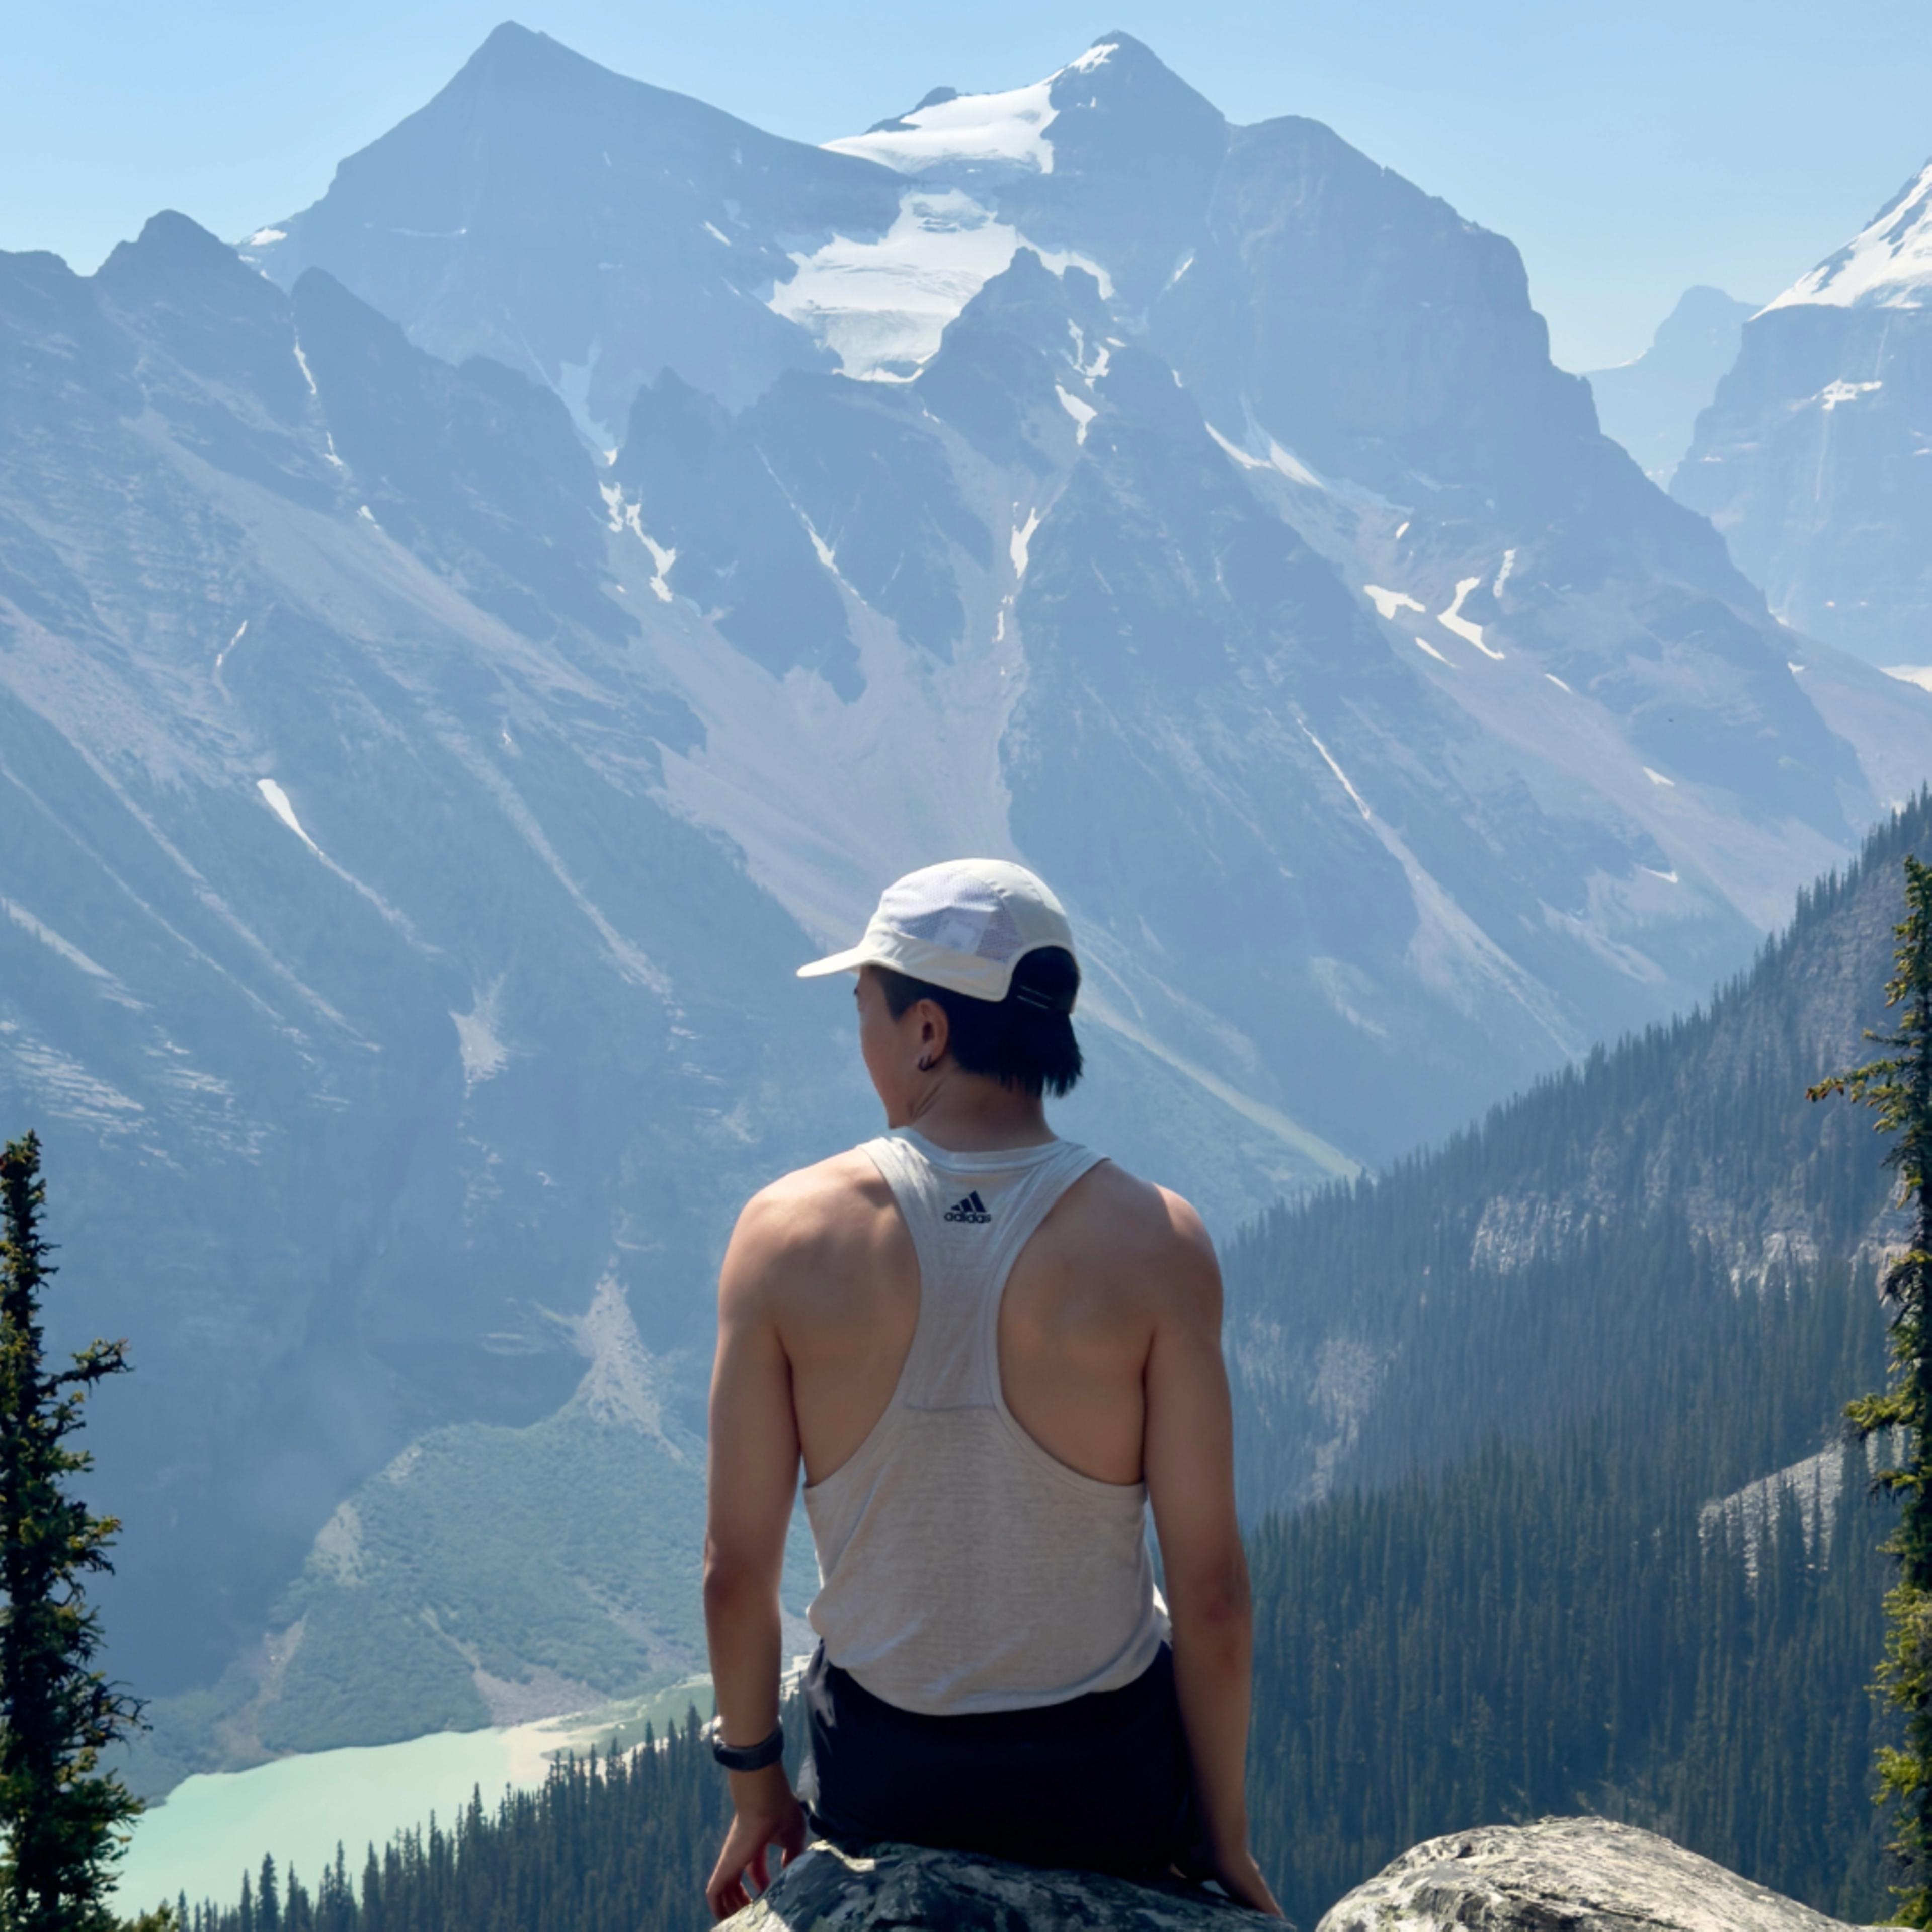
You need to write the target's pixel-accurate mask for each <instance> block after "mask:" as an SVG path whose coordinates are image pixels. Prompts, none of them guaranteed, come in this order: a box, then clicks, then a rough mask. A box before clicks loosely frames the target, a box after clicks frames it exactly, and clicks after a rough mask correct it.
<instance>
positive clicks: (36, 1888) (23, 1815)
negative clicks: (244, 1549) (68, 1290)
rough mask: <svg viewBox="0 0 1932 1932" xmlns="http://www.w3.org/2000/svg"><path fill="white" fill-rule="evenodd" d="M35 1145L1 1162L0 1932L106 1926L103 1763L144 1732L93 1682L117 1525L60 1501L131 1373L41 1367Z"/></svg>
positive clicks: (99, 1346) (112, 1351) (120, 1802)
mask: <svg viewBox="0 0 1932 1932" xmlns="http://www.w3.org/2000/svg"><path fill="white" fill-rule="evenodd" d="M45 1202H46V1186H45V1184H44V1183H43V1181H42V1180H41V1178H40V1142H39V1140H38V1139H37V1138H36V1136H34V1135H32V1134H31V1133H30V1134H28V1135H27V1136H26V1137H25V1139H21V1140H17V1141H11V1142H8V1143H7V1147H6V1148H5V1152H4V1153H0V1215H3V1216H4V1241H0V1590H4V1593H5V1607H4V1608H0V1832H4V1833H5V1836H6V1841H7V1846H6V1853H5V1858H4V1859H0V1932H96V1928H106V1927H111V1926H112V1925H113V1924H114V1923H115V1921H114V1918H113V1915H112V1914H111V1912H110V1911H109V1909H108V1906H107V1891H108V1888H109V1887H110V1884H111V1882H112V1877H111V1867H112V1865H113V1861H114V1859H115V1858H116V1857H118V1855H119V1853H120V1851H121V1844H122V1842H123V1840H124V1829H125V1827H126V1826H127V1825H128V1824H129V1823H130V1822H131V1821H132V1820H133V1818H134V1817H135V1816H136V1814H138V1813H139V1811H140V1809H141V1805H140V1801H139V1799H136V1798H135V1797H134V1796H133V1795H132V1794H131V1793H130V1792H129V1791H128V1790H127V1788H126V1787H125V1786H124V1785H123V1784H121V1781H120V1779H119V1778H118V1777H116V1776H115V1775H113V1774H112V1773H111V1772H102V1771H101V1769H99V1765H100V1758H101V1752H102V1751H104V1749H105V1748H107V1746H108V1745H110V1744H112V1743H113V1742H115V1740H116V1739H118V1738H121V1737H122V1736H125V1735H126V1734H127V1732H128V1731H129V1730H130V1728H131V1727H133V1725H135V1724H136V1723H138V1721H139V1707H138V1706H137V1705H136V1703H134V1701H133V1700H132V1699H130V1698H129V1697H125V1696H124V1695H123V1694H121V1692H120V1691H118V1689H117V1688H115V1686H114V1685H111V1684H110V1683H109V1682H107V1679H106V1677H105V1676H104V1675H103V1673H101V1672H100V1671H98V1670H95V1668H94V1667H93V1664H94V1658H95V1653H96V1652H97V1651H98V1649H99V1648H100V1643H101V1627H100V1622H99V1619H98V1616H97V1615H96V1613H95V1612H94V1611H93V1610H91V1609H90V1608H89V1606H88V1603H87V1599H86V1592H85V1591H84V1589H83V1579H84V1578H85V1577H87V1576H88V1575H89V1574H92V1573H95V1572H98V1571H104V1570H107V1569H109V1568H110V1567H111V1566H110V1564H109V1562H108V1560H107V1550H108V1547H109V1545H110V1544H111V1542H112V1541H113V1538H114V1535H115V1532H116V1531H117V1530H118V1529H119V1528H120V1525H119V1524H118V1523H116V1522H115V1520H114V1519H113V1517H97V1516H95V1515H92V1514H90V1513H89V1511H88V1509H87V1508H86V1505H84V1504H83V1503H82V1502H80V1501H79V1500H78V1499H77V1498H75V1497H74V1496H71V1495H70V1494H69V1493H68V1489H67V1484H68V1480H69V1479H70V1478H72V1477H74V1476H77V1475H81V1474H83V1472H86V1470H87V1469H89V1467H90V1466H92V1460H93V1459H92V1457H89V1455H88V1454H86V1451H83V1450H77V1449H74V1448H69V1447H68V1438H69V1437H70V1436H72V1435H73V1434H74V1432H75V1431H76V1430H78V1429H79V1428H80V1426H81V1412H82V1406H83V1403H84V1401H85V1400H86V1394H87V1392H88V1391H89V1389H90V1388H92V1386H93V1385H95V1383H96V1382H99V1381H101V1379H103V1378H104V1377H105V1376H113V1375H118V1374H119V1373H121V1371H122V1370H124V1369H125V1368H126V1367H127V1360H126V1352H125V1346H124V1344H123V1343H119V1342H96V1343H94V1344H93V1345H92V1346H90V1347H89V1348H86V1349H83V1350H82V1351H81V1352H80V1353H79V1354H78V1355H76V1356H75V1357H74V1361H73V1366H72V1367H69V1368H65V1369H62V1370H49V1367H47V1364H46V1351H45V1347H44V1342H43V1333H42V1324H41V1314H40V1299H41V1296H42V1294H43V1291H44V1290H45V1288H46V1283H47V1282H48V1280H49V1277H51V1276H52V1274H53V1273H54V1269H53V1268H52V1265H51V1264H50V1262H49V1261H48V1259H47V1256H48V1254H49V1247H48V1244H46V1241H44V1240H43V1238H41V1234H40V1214H41V1211H42V1208H43V1206H44V1205H45Z"/></svg>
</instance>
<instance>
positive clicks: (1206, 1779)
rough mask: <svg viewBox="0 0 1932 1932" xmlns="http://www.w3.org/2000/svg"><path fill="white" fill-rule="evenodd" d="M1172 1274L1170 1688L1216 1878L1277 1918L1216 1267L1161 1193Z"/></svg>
mask: <svg viewBox="0 0 1932 1932" xmlns="http://www.w3.org/2000/svg"><path fill="white" fill-rule="evenodd" d="M1166 1201H1167V1205H1168V1210H1169V1220H1170V1223H1171V1225H1172V1229H1173V1233H1174V1253H1175V1259H1174V1264H1173V1268H1174V1273H1173V1277H1172V1281H1171V1283H1170V1284H1169V1287H1168V1290H1167V1292H1166V1294H1165V1295H1164V1296H1163V1306H1162V1310H1161V1314H1160V1320H1159V1322H1158V1324H1157V1326H1156V1328H1155V1331H1154V1343H1153V1346H1152V1347H1151V1349H1150V1350H1149V1352H1148V1366H1147V1379H1146V1391H1147V1438H1146V1448H1145V1452H1144V1454H1145V1466H1146V1471H1147V1485H1148V1499H1149V1500H1150V1502H1151V1503H1152V1504H1153V1505H1154V1530H1155V1533H1156V1534H1157V1535H1158V1536H1159V1537H1160V1555H1161V1564H1162V1567H1163V1570H1164V1571H1165V1572H1166V1584H1167V1607H1168V1612H1169V1616H1171V1618H1172V1621H1173V1634H1174V1679H1175V1690H1176V1692H1177V1693H1178V1696H1179V1698H1180V1701H1181V1723H1182V1725H1183V1727H1184V1729H1185V1730H1186V1731H1187V1745H1188V1750H1189V1752H1190V1755H1191V1756H1192V1757H1193V1763H1194V1780H1195V1787H1196V1790H1197V1792H1198V1793H1199V1796H1200V1800H1201V1804H1202V1809H1203V1811H1205V1814H1206V1819H1207V1825H1208V1835H1209V1840H1210V1843H1211V1845H1212V1846H1213V1849H1214V1862H1215V1874H1214V1875H1215V1876H1216V1877H1217V1878H1218V1879H1220V1882H1221V1883H1222V1885H1223V1886H1224V1887H1225V1888H1226V1890H1227V1891H1229V1893H1230V1894H1232V1896H1233V1897H1235V1898H1238V1899H1239V1900H1241V1903H1243V1904H1244V1905H1248V1906H1253V1907H1254V1908H1255V1909H1256V1910H1257V1911H1261V1912H1271V1913H1273V1914H1274V1915H1275V1916H1277V1918H1278V1917H1280V1913H1281V1907H1280V1906H1279V1905H1277V1903H1275V1900H1274V1894H1273V1893H1272V1892H1271V1891H1269V1889H1268V1881H1267V1880H1266V1879H1264V1878H1263V1877H1262V1874H1261V1868H1260V1867H1259V1866H1258V1865H1257V1864H1256V1863H1255V1860H1254V1856H1253V1853H1252V1852H1250V1850H1249V1849H1248V1812H1247V1791H1246V1784H1247V1747H1248V1696H1249V1670H1250V1660H1251V1657H1252V1654H1253V1647H1254V1618H1253V1610H1252V1608H1251V1606H1250V1601H1249V1597H1248V1564H1247V1554H1246V1553H1245V1552H1244V1550H1243V1549H1242V1547H1241V1526H1240V1525H1239V1523H1238V1522H1237V1520H1236V1519H1235V1453H1234V1424H1233V1417H1232V1412H1231V1409H1230V1405H1229V1399H1228V1376H1227V1370H1226V1368H1225V1367H1223V1364H1222V1360H1221V1271H1220V1267H1219V1265H1217V1262H1216V1261H1215V1259H1214V1247H1213V1244H1211V1242H1210V1241H1208V1233H1207V1230H1206V1229H1205V1228H1203V1227H1202V1225H1201V1220H1200V1217H1199V1216H1198V1215H1197V1214H1196V1213H1195V1212H1194V1211H1193V1208H1190V1207H1189V1206H1188V1205H1187V1202H1184V1201H1183V1200H1181V1199H1179V1197H1178V1196H1173V1195H1169V1196H1166Z"/></svg>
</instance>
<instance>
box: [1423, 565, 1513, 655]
mask: <svg viewBox="0 0 1932 1932" xmlns="http://www.w3.org/2000/svg"><path fill="white" fill-rule="evenodd" d="M1481 582H1482V579H1481V577H1461V578H1459V579H1458V580H1457V584H1456V595H1455V599H1454V601H1453V602H1452V603H1451V604H1450V606H1449V607H1448V610H1444V611H1442V612H1441V613H1439V614H1438V616H1437V617H1436V622H1438V623H1439V624H1440V625H1442V628H1444V629H1445V631H1454V632H1455V634H1457V637H1460V638H1461V639H1462V640H1463V641H1464V643H1471V644H1474V645H1475V647H1476V648H1477V649H1478V650H1479V651H1481V652H1482V654H1483V655H1484V657H1486V658H1495V659H1496V661H1497V662H1498V663H1499V664H1500V663H1501V662H1502V655H1503V654H1502V652H1501V651H1499V650H1497V649H1494V648H1493V646H1490V645H1488V644H1486V643H1484V642H1483V627H1482V625H1480V624H1476V623H1472V622H1470V620H1469V619H1468V618H1467V617H1465V616H1463V615H1462V614H1461V613H1462V609H1463V598H1466V596H1468V595H1469V592H1471V591H1472V590H1473V589H1475V587H1476V586H1477V585H1478V584H1479V583H1481Z"/></svg>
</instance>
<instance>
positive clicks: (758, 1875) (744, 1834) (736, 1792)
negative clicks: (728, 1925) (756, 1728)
mask: <svg viewBox="0 0 1932 1932" xmlns="http://www.w3.org/2000/svg"><path fill="white" fill-rule="evenodd" d="M731 1802H732V1805H733V1807H734V1810H733V1814H732V1818H731V1829H730V1830H729V1831H728V1832H726V1833H725V1834H724V1847H723V1849H721V1851H720V1852H718V1863H717V1864H716V1866H715V1867H714V1868H713V1869H712V1873H711V1882H709V1884H708V1885H706V1887H705V1888H704V1897H705V1901H706V1903H707V1904H709V1906H710V1907H711V1915H712V1918H730V1915H732V1913H733V1912H742V1911H743V1910H744V1909H745V1906H748V1905H749V1904H750V1903H751V1899H752V1896H753V1894H751V1892H749V1891H747V1890H746V1889H745V1874H746V1873H749V1874H750V1875H751V1882H752V1883H753V1884H754V1885H756V1886H757V1889H758V1890H759V1891H763V1890H764V1889H765V1888H766V1886H767V1885H769V1884H770V1883H771V1868H770V1866H769V1863H768V1862H767V1861H766V1853H767V1852H768V1851H769V1849H770V1848H771V1847H772V1846H773V1845H775V1846H778V1854H779V1861H780V1864H781V1866H783V1865H788V1864H790V1863H791V1861H792V1860H793V1858H796V1857H797V1856H798V1855H799V1852H802V1851H803V1850H804V1849H805V1814H804V1812H803V1811H801V1810H800V1809H799V1802H798V1800H797V1799H796V1798H794V1797H793V1796H792V1793H791V1787H790V1784H788V1783H787V1781H786V1779H785V1775H784V1766H783V1765H779V1764H774V1765H771V1766H767V1767H766V1769H764V1770H763V1771H745V1772H733V1773H732V1774H731Z"/></svg>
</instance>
